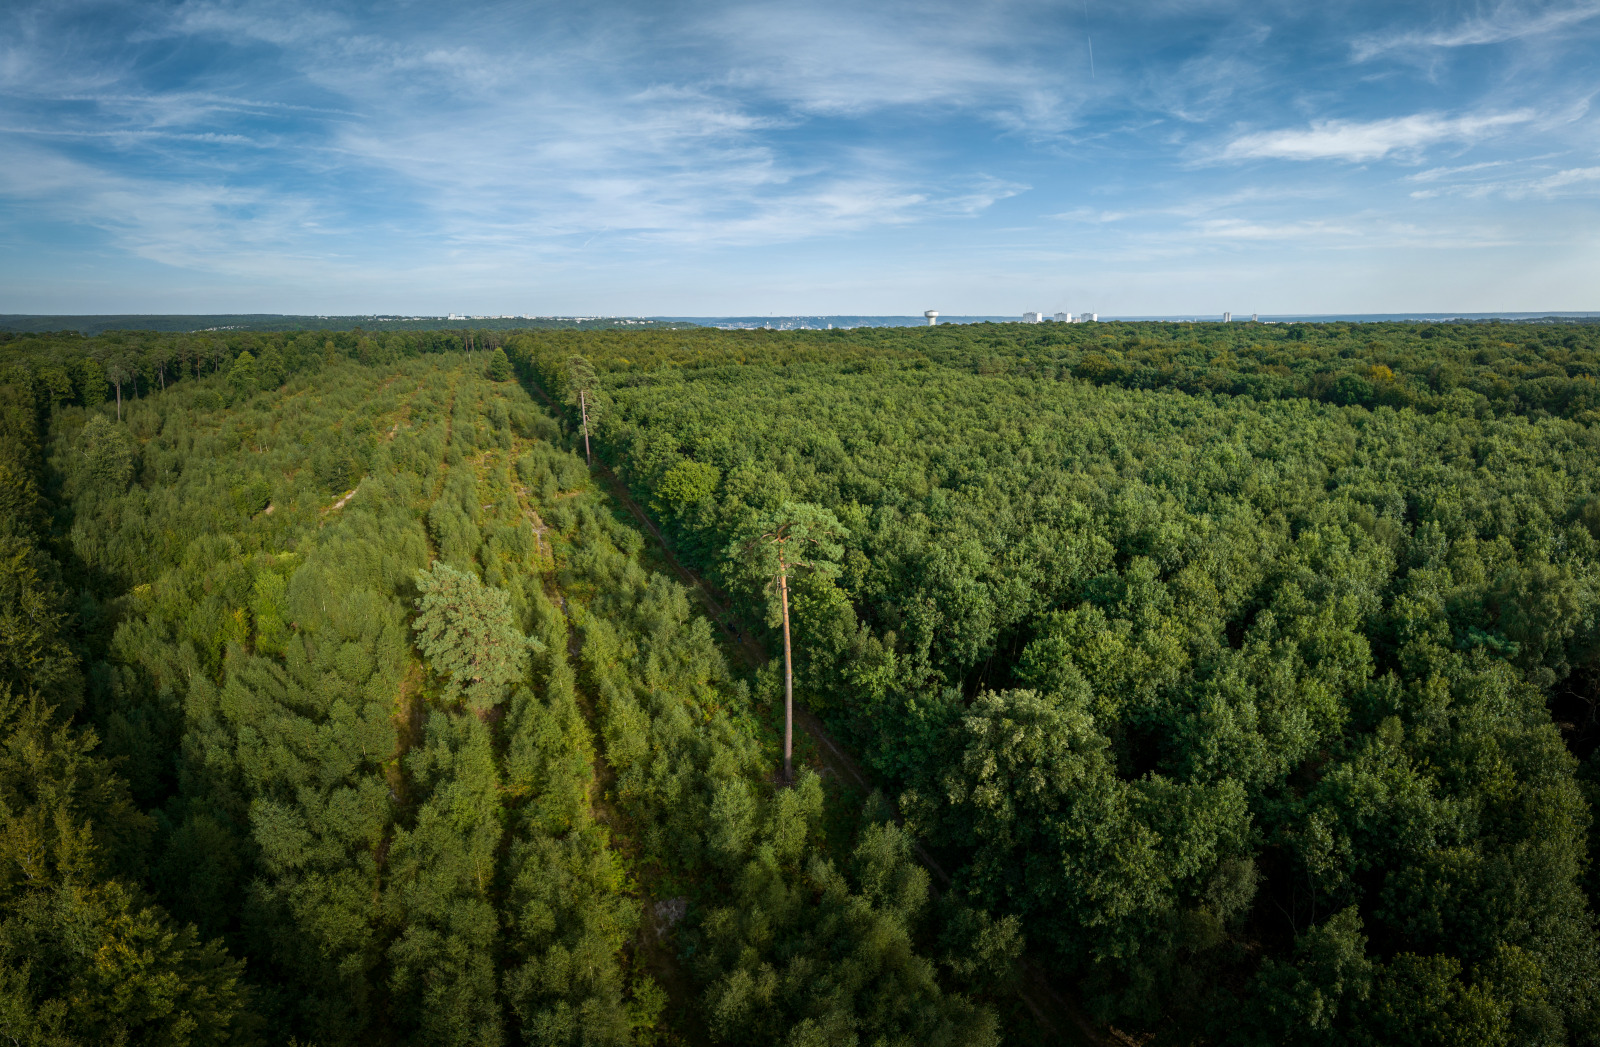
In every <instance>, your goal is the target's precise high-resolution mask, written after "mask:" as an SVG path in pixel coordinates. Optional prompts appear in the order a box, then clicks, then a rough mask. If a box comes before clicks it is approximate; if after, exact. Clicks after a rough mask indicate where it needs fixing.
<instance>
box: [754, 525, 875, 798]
mask: <svg viewBox="0 0 1600 1047" xmlns="http://www.w3.org/2000/svg"><path fill="white" fill-rule="evenodd" d="M753 530H754V532H755V533H754V534H753V535H751V537H749V538H747V539H745V540H744V541H742V542H734V543H733V544H732V545H731V546H729V547H728V551H727V557H728V559H729V560H732V561H734V562H735V563H736V564H738V565H739V566H740V567H741V568H742V569H743V570H744V571H745V572H746V574H747V576H748V577H749V578H750V579H751V580H752V581H756V582H759V583H760V584H762V585H763V586H764V587H765V588H766V591H767V593H768V595H769V596H770V597H773V598H774V599H772V600H771V602H770V603H769V604H768V612H769V618H776V619H779V620H781V621H782V623H783V778H784V781H790V780H792V779H793V771H794V767H793V755H792V754H793V738H794V661H793V658H792V656H791V651H790V642H789V576H790V575H791V574H792V573H794V572H795V571H796V570H809V571H813V572H815V573H817V574H820V575H822V576H824V577H828V578H831V577H833V576H835V575H837V574H838V573H839V565H838V563H837V561H838V559H839V557H841V556H842V555H844V547H843V546H842V545H841V544H840V540H842V539H844V538H846V537H848V535H849V532H847V531H846V530H845V528H844V526H843V525H842V524H840V523H839V519H838V517H836V516H834V515H833V512H832V511H831V510H828V509H824V508H822V507H821V506H819V505H813V504H811V503H810V502H784V503H783V504H782V505H780V506H779V507H778V508H777V510H775V511H773V512H769V513H766V514H764V515H763V516H762V517H761V518H760V519H759V520H757V521H756V525H755V527H754V529H753Z"/></svg>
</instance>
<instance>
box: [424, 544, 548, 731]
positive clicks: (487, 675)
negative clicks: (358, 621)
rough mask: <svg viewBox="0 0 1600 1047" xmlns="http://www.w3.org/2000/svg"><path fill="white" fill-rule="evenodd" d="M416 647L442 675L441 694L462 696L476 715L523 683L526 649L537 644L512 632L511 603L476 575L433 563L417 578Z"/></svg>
mask: <svg viewBox="0 0 1600 1047" xmlns="http://www.w3.org/2000/svg"><path fill="white" fill-rule="evenodd" d="M417 589H418V590H419V591H420V592H421V593H422V595H421V596H420V597H418V599H417V611H418V614H417V621H416V626H415V627H416V630H417V648H418V650H420V651H421V652H422V653H423V654H424V655H426V656H427V657H428V660H429V661H431V662H432V663H433V668H434V670H435V671H436V672H438V673H440V674H441V675H446V674H448V676H449V682H448V684H447V687H446V692H445V693H446V695H447V696H448V697H451V698H455V697H457V696H460V695H465V696H466V699H467V704H468V705H469V706H471V707H472V709H473V710H474V711H475V712H479V713H483V712H487V711H488V710H489V709H490V708H492V707H494V706H495V705H498V704H499V703H500V700H501V699H502V698H503V697H505V689H506V688H507V687H508V686H510V685H511V684H513V683H515V682H516V681H518V680H520V679H521V678H522V674H523V671H524V669H525V668H526V656H527V652H528V651H529V649H531V648H532V649H536V648H537V646H538V641H536V640H532V639H530V638H528V637H526V636H523V635H522V633H521V632H519V631H518V630H517V627H516V624H515V618H514V617H513V615H512V611H511V599H510V597H508V596H507V595H506V594H505V592H504V591H503V590H500V589H496V588H494V587H493V586H488V585H484V584H483V583H482V582H480V581H479V580H478V576H477V575H474V574H469V573H467V572H464V571H458V570H456V569H455V568H453V567H448V566H446V565H445V564H444V563H442V562H440V561H438V560H435V561H434V563H433V568H432V569H431V570H429V571H419V572H418V573H417Z"/></svg>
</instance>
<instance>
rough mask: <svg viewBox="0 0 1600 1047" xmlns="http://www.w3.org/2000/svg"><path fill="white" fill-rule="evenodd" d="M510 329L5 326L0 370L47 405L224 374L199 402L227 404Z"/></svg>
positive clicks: (498, 339) (486, 344) (497, 339)
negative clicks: (340, 368) (324, 373)
mask: <svg viewBox="0 0 1600 1047" xmlns="http://www.w3.org/2000/svg"><path fill="white" fill-rule="evenodd" d="M504 338H505V335H504V333H503V332H500V331H490V330H454V331H442V330H437V331H436V330H429V331H408V332H385V333H379V332H367V331H363V330H360V329H359V328H357V329H355V330H340V331H324V330H317V331H289V332H276V333H273V332H256V331H227V332H217V333H198V334H195V333H188V334H173V333H163V332H157V331H107V332H103V333H101V334H98V335H96V336H95V337H91V338H84V337H80V336H79V335H78V334H77V333H76V332H73V331H58V332H46V333H41V334H22V335H18V334H9V333H0V361H3V365H0V370H3V373H0V380H4V381H5V382H7V383H8V384H10V385H13V386H15V387H17V388H19V389H21V390H22V391H23V392H24V393H25V395H26V396H27V398H28V399H30V400H32V401H33V403H34V405H35V406H36V408H37V409H38V410H39V411H40V412H41V413H42V414H44V415H49V414H50V413H52V412H54V411H57V410H60V409H61V408H63V407H68V406H75V407H89V408H93V407H98V406H100V405H101V404H103V403H107V402H112V403H116V404H117V405H118V412H117V414H118V416H119V417H120V414H121V410H120V408H121V403H122V401H123V400H124V399H129V400H131V399H136V398H139V397H144V396H149V395H152V394H154V393H158V392H160V391H162V390H164V389H166V387H167V386H168V385H171V384H173V383H176V382H183V381H192V380H194V379H197V378H202V377H207V376H210V375H216V374H225V375H227V377H228V381H227V382H226V383H225V384H223V385H220V386H216V387H214V388H210V390H209V393H208V394H202V396H201V402H202V404H206V405H210V406H226V405H227V404H231V403H232V402H234V400H236V399H238V398H240V397H248V396H250V395H253V394H254V393H256V392H258V391H271V390H274V389H277V388H279V387H281V386H282V385H283V383H284V382H285V381H287V380H288V379H289V378H290V377H292V376H294V375H299V374H307V375H312V374H316V373H317V372H319V371H320V370H321V369H322V368H324V367H326V366H330V365H333V364H336V363H338V362H341V361H347V360H354V361H357V362H360V363H363V364H374V365H377V364H390V363H394V362H397V361H400V360H409V359H414V358H416V357H419V356H424V355H428V354H430V353H453V352H461V351H468V352H471V351H483V352H490V351H492V350H493V349H494V348H496V347H497V346H499V345H500V344H502V342H503V340H504Z"/></svg>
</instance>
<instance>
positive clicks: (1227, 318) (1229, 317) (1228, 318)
mask: <svg viewBox="0 0 1600 1047" xmlns="http://www.w3.org/2000/svg"><path fill="white" fill-rule="evenodd" d="M1222 322H1223V323H1225V324H1231V323H1233V314H1232V313H1223V314H1222Z"/></svg>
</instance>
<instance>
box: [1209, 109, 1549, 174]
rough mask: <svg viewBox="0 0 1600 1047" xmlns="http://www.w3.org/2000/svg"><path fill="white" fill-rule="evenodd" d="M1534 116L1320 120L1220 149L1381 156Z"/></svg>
mask: <svg viewBox="0 0 1600 1047" xmlns="http://www.w3.org/2000/svg"><path fill="white" fill-rule="evenodd" d="M1533 118H1534V114H1533V113H1532V112H1530V111H1527V110H1522V111H1518V112H1511V113H1493V114H1483V115H1475V116H1457V117H1447V116H1441V115H1439V114H1435V113H1419V114H1416V115H1413V116H1399V117H1390V118H1387V119H1383V120H1368V121H1355V120H1324V121H1319V122H1314V123H1313V124H1312V125H1311V126H1310V127H1308V128H1295V129H1286V130H1279V131H1258V132H1254V133H1251V134H1245V135H1240V136H1239V137H1237V138H1235V139H1233V140H1232V141H1231V142H1229V143H1228V144H1227V145H1226V146H1225V147H1224V148H1223V150H1222V152H1221V157H1222V158H1223V159H1226V160H1258V159H1277V160H1348V161H1351V162H1355V163H1360V162H1363V161H1368V160H1381V159H1383V158H1384V157H1387V156H1390V155H1391V154H1395V153H1412V152H1415V151H1416V150H1419V149H1422V148H1425V147H1427V146H1430V145H1437V144H1438V143H1440V142H1476V141H1479V140H1481V139H1484V138H1487V137H1489V136H1490V135H1493V134H1495V133H1496V132H1498V131H1501V130H1503V129H1505V128H1507V127H1511V126H1514V125H1517V124H1525V123H1527V122H1529V121H1530V120H1532V119H1533Z"/></svg>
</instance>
